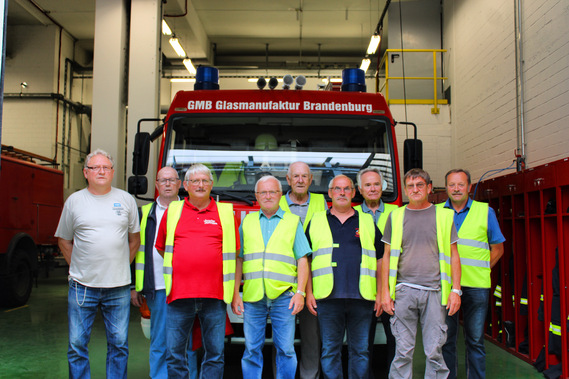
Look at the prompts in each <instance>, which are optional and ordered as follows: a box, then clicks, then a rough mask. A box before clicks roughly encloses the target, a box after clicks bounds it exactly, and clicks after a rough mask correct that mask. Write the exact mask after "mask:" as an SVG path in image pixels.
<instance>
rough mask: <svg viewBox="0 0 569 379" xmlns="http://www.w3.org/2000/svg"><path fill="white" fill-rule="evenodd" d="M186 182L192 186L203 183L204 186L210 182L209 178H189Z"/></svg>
mask: <svg viewBox="0 0 569 379" xmlns="http://www.w3.org/2000/svg"><path fill="white" fill-rule="evenodd" d="M188 182H189V183H190V184H192V185H194V186H197V185H200V184H203V185H204V186H207V185H210V184H211V183H212V181H211V180H209V179H190V180H188Z"/></svg>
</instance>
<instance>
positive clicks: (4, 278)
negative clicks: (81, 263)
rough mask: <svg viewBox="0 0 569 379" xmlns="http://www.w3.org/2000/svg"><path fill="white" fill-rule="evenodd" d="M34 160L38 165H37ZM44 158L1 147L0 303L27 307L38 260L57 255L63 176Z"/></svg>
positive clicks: (49, 160)
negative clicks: (55, 235)
mask: <svg viewBox="0 0 569 379" xmlns="http://www.w3.org/2000/svg"><path fill="white" fill-rule="evenodd" d="M36 162H37V163H36ZM48 166H55V163H54V162H53V161H52V160H51V159H49V158H46V157H41V156H39V155H36V154H32V153H29V152H25V151H22V150H18V149H14V148H13V147H5V146H2V162H1V166H0V168H1V171H0V207H1V210H0V214H1V215H2V216H1V217H0V305H2V306H21V305H24V304H26V302H27V301H28V298H29V297H30V294H31V292H32V287H33V278H34V277H35V276H37V272H38V260H49V259H51V258H52V257H53V256H54V255H57V254H58V252H59V250H58V248H57V239H56V238H55V237H54V234H55V229H56V227H57V223H58V220H59V216H60V215H61V210H62V209H63V172H62V171H60V170H57V169H55V168H52V167H48Z"/></svg>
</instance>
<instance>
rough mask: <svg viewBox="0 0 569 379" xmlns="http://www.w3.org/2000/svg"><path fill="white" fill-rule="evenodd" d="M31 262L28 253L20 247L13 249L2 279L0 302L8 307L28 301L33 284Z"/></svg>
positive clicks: (17, 305)
mask: <svg viewBox="0 0 569 379" xmlns="http://www.w3.org/2000/svg"><path fill="white" fill-rule="evenodd" d="M33 278H34V275H33V271H32V264H31V262H30V258H29V257H28V254H26V252H25V251H24V250H22V249H21V248H18V249H16V250H15V251H14V255H13V257H12V261H11V262H10V269H9V271H8V275H7V276H6V277H4V279H3V280H2V292H3V293H2V297H1V299H0V303H1V304H2V305H4V306H8V307H19V306H22V305H24V304H26V303H27V302H28V299H29V298H30V294H31V293H32V286H33Z"/></svg>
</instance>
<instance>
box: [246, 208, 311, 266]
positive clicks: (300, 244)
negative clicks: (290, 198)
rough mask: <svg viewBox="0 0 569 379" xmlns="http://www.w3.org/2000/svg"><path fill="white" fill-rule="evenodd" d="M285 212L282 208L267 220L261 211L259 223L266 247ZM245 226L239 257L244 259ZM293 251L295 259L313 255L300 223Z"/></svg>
mask: <svg viewBox="0 0 569 379" xmlns="http://www.w3.org/2000/svg"><path fill="white" fill-rule="evenodd" d="M284 214H285V211H283V210H282V209H281V208H279V209H278V210H277V213H275V214H274V215H272V216H271V217H270V218H267V216H265V214H264V213H263V212H262V211H259V222H260V224H261V234H262V235H263V242H264V243H265V246H267V243H268V242H269V239H270V238H271V236H272V235H273V232H274V231H275V229H276V227H277V225H278V224H279V222H280V221H281V220H282V219H283V216H284ZM242 226H243V224H241V226H240V227H239V236H240V238H241V245H240V246H241V249H240V251H239V257H240V258H243V228H242ZM292 251H293V253H294V259H296V260H299V259H300V258H302V257H305V256H308V255H310V254H311V253H312V251H311V250H310V245H309V244H308V241H307V240H306V236H305V235H304V230H303V229H302V224H301V223H300V222H299V223H298V226H297V227H296V235H295V237H294V244H293V246H292Z"/></svg>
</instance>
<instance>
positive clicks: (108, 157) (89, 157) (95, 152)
mask: <svg viewBox="0 0 569 379" xmlns="http://www.w3.org/2000/svg"><path fill="white" fill-rule="evenodd" d="M95 155H102V156H103V157H105V158H107V159H108V160H109V161H111V166H112V167H115V160H114V159H113V157H112V156H111V154H109V153H107V152H106V151H105V150H102V149H96V150H95V151H93V152H91V153H90V154H89V155H87V156H86V157H85V165H84V167H85V168H87V166H88V165H89V161H90V160H91V158H93V157H94V156H95Z"/></svg>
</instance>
